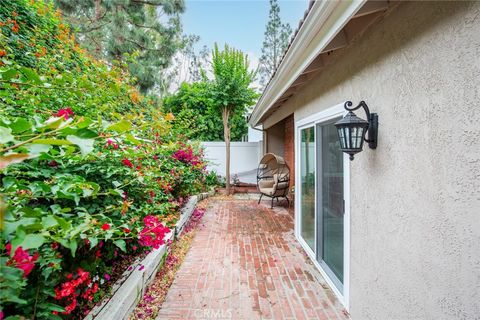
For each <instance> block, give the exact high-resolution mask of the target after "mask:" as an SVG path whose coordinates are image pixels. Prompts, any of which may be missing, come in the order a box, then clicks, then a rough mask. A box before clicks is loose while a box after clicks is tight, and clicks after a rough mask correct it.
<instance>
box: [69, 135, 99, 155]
mask: <svg viewBox="0 0 480 320" xmlns="http://www.w3.org/2000/svg"><path fill="white" fill-rule="evenodd" d="M67 140H68V141H70V142H72V143H73V144H76V145H77V146H78V147H79V148H80V152H81V153H82V155H86V154H88V153H90V152H92V150H93V144H94V142H95V140H94V139H83V138H79V137H77V136H72V135H69V136H67Z"/></svg>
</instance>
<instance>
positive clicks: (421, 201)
mask: <svg viewBox="0 0 480 320" xmlns="http://www.w3.org/2000/svg"><path fill="white" fill-rule="evenodd" d="M347 99H348V100H352V101H353V102H354V103H358V102H359V101H360V100H365V101H366V102H367V104H368V105H369V106H370V108H371V111H373V112H377V113H378V114H379V122H380V129H379V143H378V149H377V150H375V151H373V150H370V149H368V148H367V149H366V150H364V152H362V153H360V154H359V155H357V156H356V158H355V160H354V161H353V162H352V163H351V255H350V264H351V272H350V277H351V278H350V279H351V280H350V313H351V317H352V319H354V320H361V319H362V320H363V319H389V320H390V319H392V320H393V319H402V320H403V319H480V2H470V3H469V2H462V1H458V2H423V3H415V2H406V3H402V4H401V5H400V6H399V7H397V8H396V9H395V10H394V11H393V12H391V14H389V15H388V16H387V17H386V18H385V19H384V20H382V21H380V22H379V23H377V24H375V25H374V27H373V28H371V29H370V30H368V31H367V32H366V33H365V34H364V36H363V37H362V38H361V39H360V40H359V41H357V42H356V43H355V44H353V45H352V46H351V47H349V48H348V49H346V50H345V51H344V52H343V53H341V54H340V55H339V56H338V57H337V58H336V61H335V63H334V64H333V65H331V66H330V67H328V68H327V69H325V70H324V71H323V72H322V74H321V75H319V76H318V77H317V78H316V79H315V80H314V81H312V82H311V83H309V84H308V85H306V86H305V87H304V88H303V89H302V90H301V91H300V92H299V93H298V94H296V96H295V97H294V98H292V99H291V100H290V101H288V103H287V104H286V105H285V106H284V107H283V109H280V110H279V111H277V112H276V113H275V114H274V115H273V116H272V117H270V118H269V119H268V120H267V121H266V123H265V126H266V127H268V126H270V125H271V124H273V123H275V122H277V121H278V120H280V119H282V118H284V117H285V116H286V115H288V114H289V113H291V112H292V110H295V120H296V121H297V120H299V119H302V118H304V117H305V116H308V115H310V114H313V113H316V112H319V111H321V110H323V109H325V108H328V107H331V106H334V105H337V104H338V103H341V102H342V101H345V100H347ZM359 115H360V116H362V117H364V115H363V114H362V113H359Z"/></svg>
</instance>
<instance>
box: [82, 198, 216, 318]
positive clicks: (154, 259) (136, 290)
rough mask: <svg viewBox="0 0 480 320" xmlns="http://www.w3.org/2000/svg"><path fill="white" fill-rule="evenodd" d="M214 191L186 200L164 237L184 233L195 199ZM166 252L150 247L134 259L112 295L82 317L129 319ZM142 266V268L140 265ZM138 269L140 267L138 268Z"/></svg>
mask: <svg viewBox="0 0 480 320" xmlns="http://www.w3.org/2000/svg"><path fill="white" fill-rule="evenodd" d="M214 193H215V192H214V191H213V190H211V191H209V192H204V193H200V194H198V195H196V196H192V197H190V198H189V199H188V202H187V204H186V205H185V206H184V207H183V208H182V210H181V212H180V219H179V220H178V222H177V223H176V225H175V229H173V230H172V231H171V232H170V233H169V234H168V235H167V236H166V238H165V239H166V240H167V242H168V241H169V240H172V241H174V240H175V239H176V238H178V236H179V235H180V234H181V233H182V232H183V230H184V228H185V226H186V224H187V222H188V221H189V220H190V217H191V216H192V213H193V211H194V210H195V206H196V205H197V202H198V201H200V200H203V199H206V198H208V197H210V196H212V195H213V194H214ZM167 252H168V246H167V244H164V245H162V246H161V247H160V248H158V249H156V250H153V251H152V252H150V253H149V254H147V256H146V257H145V258H144V259H143V260H141V261H136V262H135V263H134V264H133V265H132V268H131V270H126V271H125V272H124V273H123V274H122V276H121V277H120V279H118V280H117V282H116V283H115V284H114V285H113V288H112V295H111V297H110V298H105V299H103V301H102V302H101V303H100V304H98V305H97V306H95V307H94V308H93V309H92V310H91V311H90V312H89V313H88V315H87V316H86V317H85V318H84V320H92V319H102V320H120V319H128V318H129V316H130V314H131V313H132V312H133V310H134V309H135V307H136V306H137V304H138V302H139V301H140V299H141V298H142V297H143V294H144V293H145V290H146V289H147V287H148V285H149V284H150V282H152V280H153V279H154V278H155V275H156V274H157V271H158V270H159V266H160V264H161V262H162V260H163V257H164V256H165V254H166V253H167ZM142 266H143V267H142ZM140 269H141V270H140Z"/></svg>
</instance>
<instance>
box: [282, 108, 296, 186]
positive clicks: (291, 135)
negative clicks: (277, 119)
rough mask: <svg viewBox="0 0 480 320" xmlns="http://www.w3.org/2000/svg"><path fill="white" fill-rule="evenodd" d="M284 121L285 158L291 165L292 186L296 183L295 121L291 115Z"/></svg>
mask: <svg viewBox="0 0 480 320" xmlns="http://www.w3.org/2000/svg"><path fill="white" fill-rule="evenodd" d="M283 121H284V124H285V131H284V132H285V133H284V140H283V150H284V153H285V155H284V158H285V161H286V162H287V164H288V166H289V167H290V186H293V185H294V184H295V121H294V117H293V115H290V116H289V117H288V118H286V119H285V120H283Z"/></svg>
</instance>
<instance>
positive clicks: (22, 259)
mask: <svg viewBox="0 0 480 320" xmlns="http://www.w3.org/2000/svg"><path fill="white" fill-rule="evenodd" d="M5 248H6V249H7V253H8V255H9V256H10V254H11V251H12V245H11V244H10V243H7V245H6V246H5ZM38 257H39V254H38V252H35V253H34V254H33V256H31V255H30V254H28V251H27V250H23V249H22V247H17V249H15V253H14V254H13V257H12V258H10V259H9V260H8V262H7V265H9V266H14V267H16V268H18V269H21V270H23V277H24V278H26V277H28V275H29V274H30V272H32V270H33V268H34V267H35V262H36V261H37V260H38Z"/></svg>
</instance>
